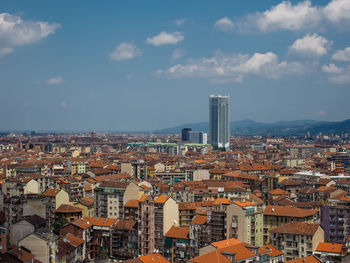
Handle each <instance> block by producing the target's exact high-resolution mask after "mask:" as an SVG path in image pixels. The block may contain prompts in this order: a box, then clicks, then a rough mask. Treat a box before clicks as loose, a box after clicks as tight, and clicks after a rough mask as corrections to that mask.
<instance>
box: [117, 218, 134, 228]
mask: <svg viewBox="0 0 350 263" xmlns="http://www.w3.org/2000/svg"><path fill="white" fill-rule="evenodd" d="M136 225H137V222H136V221H135V220H132V219H119V220H118V221H117V223H116V224H115V225H114V226H113V228H115V229H123V230H129V231H133V230H136V228H135V226H136Z"/></svg>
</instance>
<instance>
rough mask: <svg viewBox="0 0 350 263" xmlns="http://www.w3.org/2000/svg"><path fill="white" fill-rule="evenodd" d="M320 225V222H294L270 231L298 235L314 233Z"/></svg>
mask: <svg viewBox="0 0 350 263" xmlns="http://www.w3.org/2000/svg"><path fill="white" fill-rule="evenodd" d="M319 227H320V225H319V224H314V223H305V222H293V223H287V224H284V225H281V226H279V227H276V228H273V229H271V230H270V232H271V233H282V234H296V235H313V234H315V232H316V231H317V229H318V228H319Z"/></svg>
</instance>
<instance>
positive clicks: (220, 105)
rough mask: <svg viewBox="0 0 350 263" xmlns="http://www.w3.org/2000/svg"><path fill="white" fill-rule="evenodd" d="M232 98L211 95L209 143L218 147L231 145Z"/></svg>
mask: <svg viewBox="0 0 350 263" xmlns="http://www.w3.org/2000/svg"><path fill="white" fill-rule="evenodd" d="M229 112H230V98H229V97H228V96H221V95H217V96H215V95H210V97H209V143H210V144H211V145H212V146H213V147H216V148H229V147H230V122H229V119H230V117H229Z"/></svg>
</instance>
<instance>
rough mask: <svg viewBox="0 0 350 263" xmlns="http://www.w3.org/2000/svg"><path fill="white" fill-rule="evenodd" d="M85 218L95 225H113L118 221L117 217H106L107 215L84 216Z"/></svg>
mask: <svg viewBox="0 0 350 263" xmlns="http://www.w3.org/2000/svg"><path fill="white" fill-rule="evenodd" d="M83 220H84V221H85V222H87V223H88V224H91V225H93V226H106V227H111V226H112V225H113V224H114V223H115V222H116V221H117V219H114V218H105V217H84V218H83ZM74 223H75V222H74Z"/></svg>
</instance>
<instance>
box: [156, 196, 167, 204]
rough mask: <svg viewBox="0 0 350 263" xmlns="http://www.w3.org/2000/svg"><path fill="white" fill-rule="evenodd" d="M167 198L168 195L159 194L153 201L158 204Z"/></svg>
mask: <svg viewBox="0 0 350 263" xmlns="http://www.w3.org/2000/svg"><path fill="white" fill-rule="evenodd" d="M167 200H168V197H167V196H165V195H160V196H158V197H157V198H156V200H154V202H155V203H159V204H164V203H165V202H166V201H167Z"/></svg>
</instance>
